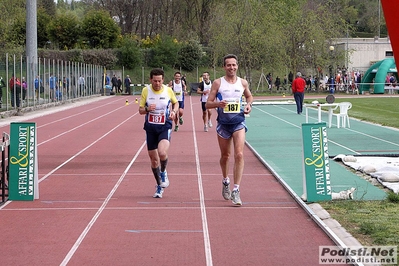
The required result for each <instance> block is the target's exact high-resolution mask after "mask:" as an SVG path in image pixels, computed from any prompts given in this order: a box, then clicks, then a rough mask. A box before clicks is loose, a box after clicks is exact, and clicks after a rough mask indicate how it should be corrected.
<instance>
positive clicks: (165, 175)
mask: <svg viewBox="0 0 399 266" xmlns="http://www.w3.org/2000/svg"><path fill="white" fill-rule="evenodd" d="M160 186H161V187H162V188H167V187H169V178H168V172H166V170H165V172H161V185H160Z"/></svg>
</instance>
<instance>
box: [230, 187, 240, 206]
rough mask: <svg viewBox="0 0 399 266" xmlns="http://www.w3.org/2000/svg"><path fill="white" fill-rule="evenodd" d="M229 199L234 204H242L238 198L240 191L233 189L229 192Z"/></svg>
mask: <svg viewBox="0 0 399 266" xmlns="http://www.w3.org/2000/svg"><path fill="white" fill-rule="evenodd" d="M231 201H232V202H233V204H234V205H242V201H241V199H240V191H238V190H233V191H232V192H231Z"/></svg>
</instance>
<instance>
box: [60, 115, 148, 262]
mask: <svg viewBox="0 0 399 266" xmlns="http://www.w3.org/2000/svg"><path fill="white" fill-rule="evenodd" d="M129 119H130V118H129ZM124 122H125V121H124ZM124 122H122V123H121V124H123V123H124ZM121 124H119V125H118V126H117V127H119V126H120V125H121ZM115 128H116V127H115ZM115 128H114V129H115ZM114 129H112V130H110V131H109V132H111V131H113V130H114ZM107 134H109V133H107ZM107 134H106V135H107ZM145 143H146V142H145V141H144V142H143V144H142V145H141V147H140V149H139V150H138V151H137V153H136V154H135V155H134V157H133V159H132V160H131V161H130V163H129V165H128V166H127V167H126V169H125V171H124V172H123V174H122V175H121V176H120V177H119V180H118V181H117V182H116V184H115V186H114V187H113V188H112V190H111V192H110V193H109V194H108V196H107V198H106V199H105V200H104V202H103V204H102V205H101V207H100V208H99V209H98V210H97V212H96V214H95V215H94V216H93V218H92V219H91V221H90V222H89V224H88V225H87V226H86V228H85V229H84V230H83V232H82V233H81V234H80V236H79V238H78V239H77V240H76V242H75V244H74V245H73V246H72V248H71V249H70V250H69V252H68V254H67V255H66V256H65V258H64V260H63V261H62V262H61V264H60V265H61V266H64V265H67V264H68V262H69V260H70V259H71V258H72V256H73V255H74V254H75V252H76V250H77V249H78V248H79V246H80V244H81V243H82V241H83V239H84V238H85V237H86V235H87V233H88V232H89V231H90V229H91V228H92V226H93V225H94V223H95V222H96V221H97V218H98V217H99V216H100V214H101V213H102V212H103V210H104V209H105V207H106V206H107V204H108V202H109V201H110V200H111V198H112V196H113V195H114V193H115V191H116V190H117V189H118V187H119V185H120V184H121V183H122V181H123V179H124V178H125V176H126V174H127V172H128V171H129V169H130V168H131V167H132V165H133V163H134V162H135V161H136V159H137V157H138V155H139V154H140V153H141V151H142V150H143V148H144V146H145ZM90 146H91V145H90Z"/></svg>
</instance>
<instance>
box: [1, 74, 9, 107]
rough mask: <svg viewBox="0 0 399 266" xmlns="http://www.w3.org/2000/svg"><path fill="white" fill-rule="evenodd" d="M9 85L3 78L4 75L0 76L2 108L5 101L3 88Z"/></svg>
mask: <svg viewBox="0 0 399 266" xmlns="http://www.w3.org/2000/svg"><path fill="white" fill-rule="evenodd" d="M5 87H7V86H6V83H5V82H4V80H3V77H0V108H2V106H1V105H2V103H3V88H5Z"/></svg>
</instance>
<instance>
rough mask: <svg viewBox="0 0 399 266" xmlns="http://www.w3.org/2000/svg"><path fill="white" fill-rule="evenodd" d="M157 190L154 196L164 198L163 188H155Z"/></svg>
mask: <svg viewBox="0 0 399 266" xmlns="http://www.w3.org/2000/svg"><path fill="white" fill-rule="evenodd" d="M155 188H156V190H155V194H154V196H153V197H154V198H160V199H161V198H162V194H163V188H161V186H155Z"/></svg>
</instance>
